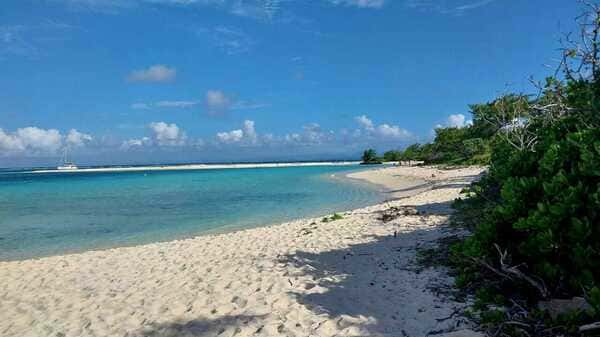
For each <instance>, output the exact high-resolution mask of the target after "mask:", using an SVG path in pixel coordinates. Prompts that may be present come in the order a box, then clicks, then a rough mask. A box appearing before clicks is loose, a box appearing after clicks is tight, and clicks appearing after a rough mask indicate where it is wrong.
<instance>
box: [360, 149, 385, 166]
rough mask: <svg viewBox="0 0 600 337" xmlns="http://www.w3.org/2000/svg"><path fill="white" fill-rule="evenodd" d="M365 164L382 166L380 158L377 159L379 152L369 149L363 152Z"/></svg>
mask: <svg viewBox="0 0 600 337" xmlns="http://www.w3.org/2000/svg"><path fill="white" fill-rule="evenodd" d="M362 163H363V164H381V161H380V160H379V158H377V152H376V151H375V150H373V149H368V150H365V152H363V155H362Z"/></svg>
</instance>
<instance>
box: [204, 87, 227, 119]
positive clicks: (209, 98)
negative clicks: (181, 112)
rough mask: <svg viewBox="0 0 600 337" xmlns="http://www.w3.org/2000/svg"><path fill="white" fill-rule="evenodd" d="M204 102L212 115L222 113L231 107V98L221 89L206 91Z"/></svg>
mask: <svg viewBox="0 0 600 337" xmlns="http://www.w3.org/2000/svg"><path fill="white" fill-rule="evenodd" d="M204 104H205V105H206V108H207V110H208V113H209V114H210V115H221V114H224V113H226V112H227V111H229V109H230V108H231V104H232V102H231V99H230V98H229V97H227V95H225V93H224V92H223V91H220V90H209V91H207V92H206V97H205V101H204Z"/></svg>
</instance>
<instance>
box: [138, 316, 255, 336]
mask: <svg viewBox="0 0 600 337" xmlns="http://www.w3.org/2000/svg"><path fill="white" fill-rule="evenodd" d="M261 318H262V317H261V316H247V315H240V316H225V317H221V318H217V319H214V320H211V319H195V320H191V321H186V322H179V321H175V322H168V323H160V324H151V325H149V326H147V327H146V328H144V329H141V330H139V331H137V332H135V333H134V334H133V335H131V336H132V337H142V336H143V337H188V336H190V337H192V336H193V337H209V336H219V335H223V334H225V333H226V332H230V333H229V335H233V334H236V333H238V332H240V331H241V330H242V329H247V328H249V327H252V325H255V327H253V328H255V331H256V332H257V333H258V332H260V330H261V326H260V325H258V323H257V322H259V321H260V319H261ZM228 330H233V331H228Z"/></svg>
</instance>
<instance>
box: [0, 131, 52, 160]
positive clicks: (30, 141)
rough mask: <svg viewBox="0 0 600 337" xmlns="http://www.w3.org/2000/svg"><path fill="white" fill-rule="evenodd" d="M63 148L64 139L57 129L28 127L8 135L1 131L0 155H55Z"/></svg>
mask: <svg viewBox="0 0 600 337" xmlns="http://www.w3.org/2000/svg"><path fill="white" fill-rule="evenodd" d="M62 146H63V137H62V135H61V134H60V132H59V131H58V130H56V129H41V128H37V127H33V126H30V127H26V128H21V129H17V130H16V131H15V132H12V133H8V132H5V131H4V130H2V129H0V154H1V155H4V156H5V155H12V154H25V155H40V154H55V153H56V152H57V151H58V150H59V149H60V148H61V147H62Z"/></svg>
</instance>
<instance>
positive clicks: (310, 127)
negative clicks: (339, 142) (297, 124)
mask: <svg viewBox="0 0 600 337" xmlns="http://www.w3.org/2000/svg"><path fill="white" fill-rule="evenodd" d="M334 140H335V133H334V132H333V131H324V130H323V129H322V128H321V126H320V125H319V124H317V123H310V124H307V125H304V126H303V127H302V133H291V134H287V135H285V141H286V142H287V143H291V144H296V145H319V144H324V143H327V142H331V141H334Z"/></svg>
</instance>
